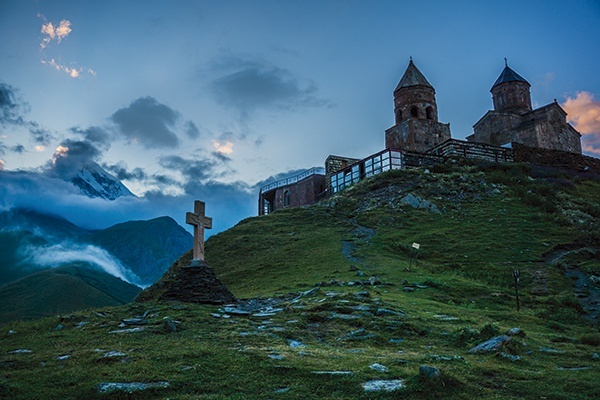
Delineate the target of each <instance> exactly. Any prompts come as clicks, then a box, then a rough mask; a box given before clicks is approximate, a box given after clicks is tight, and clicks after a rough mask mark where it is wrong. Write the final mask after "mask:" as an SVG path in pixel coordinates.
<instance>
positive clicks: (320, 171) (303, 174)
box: [260, 167, 325, 194]
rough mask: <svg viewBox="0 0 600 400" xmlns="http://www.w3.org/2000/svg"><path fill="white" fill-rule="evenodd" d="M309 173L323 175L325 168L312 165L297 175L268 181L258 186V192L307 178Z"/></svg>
mask: <svg viewBox="0 0 600 400" xmlns="http://www.w3.org/2000/svg"><path fill="white" fill-rule="evenodd" d="M311 175H325V168H323V167H312V168H309V169H307V170H305V171H302V172H301V173H299V174H298V175H294V176H290V177H288V178H284V179H280V180H278V181H275V182H272V183H269V184H268V185H265V186H263V187H261V188H260V193H261V194H262V193H265V192H268V191H269V190H273V189H276V188H279V187H283V186H287V185H291V184H293V183H296V182H300V181H301V180H302V179H305V178H308V177H309V176H311Z"/></svg>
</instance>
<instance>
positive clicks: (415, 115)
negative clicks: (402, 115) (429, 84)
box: [410, 107, 419, 118]
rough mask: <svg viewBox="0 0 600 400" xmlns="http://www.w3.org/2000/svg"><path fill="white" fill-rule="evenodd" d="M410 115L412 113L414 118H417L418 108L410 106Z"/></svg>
mask: <svg viewBox="0 0 600 400" xmlns="http://www.w3.org/2000/svg"><path fill="white" fill-rule="evenodd" d="M410 115H412V116H413V117H415V118H419V109H418V108H417V107H413V108H411V109H410Z"/></svg>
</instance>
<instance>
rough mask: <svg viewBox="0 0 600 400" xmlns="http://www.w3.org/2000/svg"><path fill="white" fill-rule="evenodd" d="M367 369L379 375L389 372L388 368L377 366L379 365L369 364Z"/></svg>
mask: <svg viewBox="0 0 600 400" xmlns="http://www.w3.org/2000/svg"><path fill="white" fill-rule="evenodd" d="M369 368H371V369H372V370H374V371H377V372H381V373H385V372H388V371H389V369H388V367H386V366H385V365H382V364H379V363H375V364H371V365H369Z"/></svg>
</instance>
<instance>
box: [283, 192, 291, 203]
mask: <svg viewBox="0 0 600 400" xmlns="http://www.w3.org/2000/svg"><path fill="white" fill-rule="evenodd" d="M289 205H290V191H289V190H286V191H285V192H283V206H284V207H287V206H289Z"/></svg>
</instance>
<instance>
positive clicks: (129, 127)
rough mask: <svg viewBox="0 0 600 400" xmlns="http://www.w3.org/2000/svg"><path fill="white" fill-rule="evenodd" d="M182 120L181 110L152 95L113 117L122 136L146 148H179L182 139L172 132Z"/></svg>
mask: <svg viewBox="0 0 600 400" xmlns="http://www.w3.org/2000/svg"><path fill="white" fill-rule="evenodd" d="M179 118H180V115H179V113H178V112H177V111H175V110H173V109H172V108H170V107H169V106H166V105H164V104H161V103H159V102H158V101H156V99H154V98H153V97H149V96H148V97H140V98H139V99H137V100H135V101H133V103H131V104H130V105H129V106H128V107H125V108H121V109H119V110H117V111H116V112H115V113H114V114H113V115H112V116H111V119H112V121H113V122H114V123H115V124H116V125H117V128H118V132H119V133H120V134H121V135H123V136H124V137H126V138H127V139H128V140H129V141H130V142H133V143H140V144H141V145H143V146H144V147H146V148H164V147H170V148H174V147H177V146H178V145H179V139H178V137H177V135H176V134H175V133H174V132H173V130H172V129H173V128H174V127H175V125H176V123H177V121H178V120H179Z"/></svg>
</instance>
